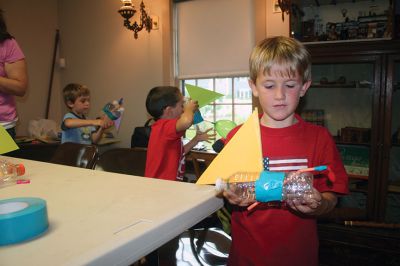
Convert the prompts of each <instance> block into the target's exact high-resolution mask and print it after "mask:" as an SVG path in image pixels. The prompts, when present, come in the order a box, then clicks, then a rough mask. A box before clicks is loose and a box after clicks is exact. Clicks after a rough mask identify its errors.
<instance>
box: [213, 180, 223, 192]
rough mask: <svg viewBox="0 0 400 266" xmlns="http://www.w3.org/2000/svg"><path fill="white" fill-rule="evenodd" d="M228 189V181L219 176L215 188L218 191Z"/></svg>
mask: <svg viewBox="0 0 400 266" xmlns="http://www.w3.org/2000/svg"><path fill="white" fill-rule="evenodd" d="M225 189H226V182H225V181H224V180H222V178H217V180H216V181H215V190H216V191H217V192H222V191H224V190H225Z"/></svg>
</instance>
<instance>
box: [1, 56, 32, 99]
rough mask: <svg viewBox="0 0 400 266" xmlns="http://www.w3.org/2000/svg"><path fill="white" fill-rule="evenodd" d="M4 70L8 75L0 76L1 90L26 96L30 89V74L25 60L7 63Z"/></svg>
mask: <svg viewBox="0 0 400 266" xmlns="http://www.w3.org/2000/svg"><path fill="white" fill-rule="evenodd" d="M4 70H5V72H6V77H0V91H1V92H3V93H7V94H11V95H15V96H24V95H25V93H26V91H27V89H28V74H27V70H26V62H25V60H24V59H22V60H19V61H16V62H14V63H5V65H4Z"/></svg>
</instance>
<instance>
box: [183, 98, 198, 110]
mask: <svg viewBox="0 0 400 266" xmlns="http://www.w3.org/2000/svg"><path fill="white" fill-rule="evenodd" d="M183 108H184V112H186V111H189V112H193V113H194V112H196V111H197V110H198V109H199V103H198V102H197V101H195V100H192V99H188V100H187V101H186V102H185V105H184V107H183Z"/></svg>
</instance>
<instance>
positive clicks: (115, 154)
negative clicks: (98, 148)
mask: <svg viewBox="0 0 400 266" xmlns="http://www.w3.org/2000/svg"><path fill="white" fill-rule="evenodd" d="M146 156H147V149H145V148H114V149H110V150H107V151H104V152H103V153H101V154H100V155H99V157H98V159H97V161H96V163H95V166H94V169H95V170H101V171H107V172H113V173H120V174H128V175H137V176H144V170H145V167H146Z"/></svg>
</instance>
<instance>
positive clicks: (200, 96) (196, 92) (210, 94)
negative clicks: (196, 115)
mask: <svg viewBox="0 0 400 266" xmlns="http://www.w3.org/2000/svg"><path fill="white" fill-rule="evenodd" d="M185 87H186V89H187V91H188V93H189V95H190V98H192V99H193V100H196V101H197V102H198V103H199V108H201V107H203V106H206V105H207V104H210V103H211V102H213V101H215V100H216V99H218V98H220V97H222V96H224V95H223V94H221V93H218V92H215V91H210V90H207V89H204V88H201V87H197V86H193V85H190V84H185Z"/></svg>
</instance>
